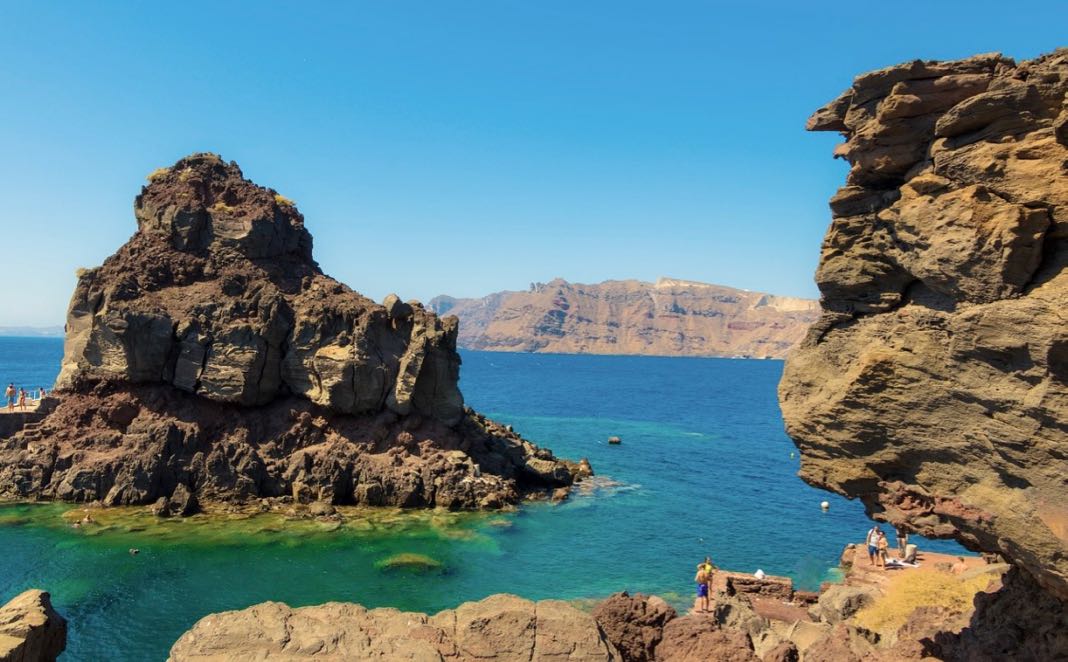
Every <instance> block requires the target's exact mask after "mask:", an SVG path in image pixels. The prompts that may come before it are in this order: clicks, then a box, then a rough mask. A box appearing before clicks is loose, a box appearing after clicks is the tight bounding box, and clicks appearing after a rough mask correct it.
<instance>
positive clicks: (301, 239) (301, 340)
mask: <svg viewBox="0 0 1068 662" xmlns="http://www.w3.org/2000/svg"><path fill="white" fill-rule="evenodd" d="M149 179H150V182H149V184H148V185H147V186H145V187H144V188H143V189H142V191H141V194H140V195H139V196H138V197H137V199H136V201H135V204H134V212H135V216H136V218H137V225H138V229H137V232H136V233H134V235H133V237H131V238H130V240H129V241H128V242H127V243H126V244H125V245H124V246H122V247H121V248H120V249H119V250H118V251H117V252H116V253H115V254H114V255H112V256H111V257H109V258H108V259H107V260H105V261H104V264H103V265H102V266H100V267H98V268H95V269H89V270H84V271H82V272H81V273H80V274H79V277H78V285H77V288H76V289H75V292H74V296H73V298H72V300H71V304H70V309H69V312H68V317H67V337H66V341H65V344H64V357H63V361H62V369H61V372H60V376H59V379H58V381H57V389H58V390H57V392H58V393H59V394H60V396H61V400H60V401H59V403H58V404H57V405H56V406H55V408H54V410H53V411H52V412H51V413H50V414H49V415H48V416H47V417H46V418H44V419H43V420H42V421H40V422H39V423H38V424H37V426H36V427H35V428H34V429H26V430H23V431H21V432H19V433H16V434H14V435H11V436H9V437H8V438H6V439H3V440H2V441H0V496H5V497H15V498H50V499H62V500H68V501H92V500H101V501H103V502H104V503H105V504H107V505H122V504H151V503H154V502H157V501H159V507H158V510H159V512H160V513H161V514H181V515H187V514H190V513H192V512H195V511H196V509H197V500H198V499H201V500H223V501H250V500H253V499H259V498H261V497H280V496H284V495H290V496H292V497H293V498H294V500H296V501H299V502H302V503H310V502H313V501H326V502H328V503H334V504H346V503H359V504H367V505H392V506H402V507H422V506H441V507H445V508H497V507H500V506H503V505H506V504H510V503H514V502H516V501H518V500H519V499H521V498H522V497H524V496H527V495H538V494H543V495H545V496H548V495H549V494H551V492H552V490H553V489H556V488H559V487H565V486H567V485H570V484H571V483H572V482H573V480H574V474H575V472H576V470H577V469H576V467H575V466H574V465H572V464H571V463H565V462H562V461H560V460H558V459H557V458H555V457H554V456H553V455H552V454H551V453H549V452H548V451H545V450H543V449H538V448H536V447H535V446H534V445H533V444H530V443H529V442H527V441H525V440H523V439H522V438H520V437H519V436H518V435H516V434H515V433H513V432H512V431H510V430H508V429H505V428H503V427H501V426H498V425H496V424H494V423H492V422H491V421H488V420H486V419H485V418H484V417H481V416H479V415H477V414H475V413H474V412H472V411H470V410H469V409H467V408H465V407H464V405H463V397H462V395H461V394H460V390H459V388H458V379H459V368H460V357H459V355H458V354H457V353H456V330H457V322H456V318H455V317H447V318H445V319H439V318H438V317H437V316H436V315H434V314H433V313H431V312H428V311H426V310H424V308H423V307H422V306H421V305H419V304H418V303H417V302H408V303H402V302H400V300H399V298H398V297H396V296H391V297H387V299H386V301H385V304H384V305H379V304H376V303H375V302H373V301H371V300H369V299H367V298H366V297H363V296H362V295H360V294H358V293H357V292H354V291H353V290H351V289H350V288H349V287H347V286H345V285H343V284H342V283H339V282H337V281H335V280H333V279H332V278H330V277H328V276H326V275H324V274H323V273H322V271H321V270H320V269H319V266H318V265H317V264H316V263H315V261H314V260H313V259H312V240H311V235H310V234H309V233H308V232H307V230H306V229H305V228H304V219H303V216H301V214H300V212H298V211H297V208H296V207H295V206H294V204H293V202H292V201H290V200H287V199H286V198H284V197H283V196H281V195H279V194H278V193H277V192H275V191H274V190H273V189H268V188H263V187H260V186H257V185H256V184H253V183H252V182H250V181H248V180H247V179H245V178H244V176H243V175H242V173H241V170H240V169H239V168H238V167H237V165H236V164H234V163H226V162H224V161H223V160H222V159H220V158H219V157H218V156H215V155H213V154H194V155H192V156H189V157H186V158H184V159H181V160H179V161H178V162H177V163H176V164H175V165H174V166H172V167H171V168H165V169H161V170H159V171H157V172H155V173H153V174H152V175H151V176H150V178H149ZM161 499H165V501H160V500H161Z"/></svg>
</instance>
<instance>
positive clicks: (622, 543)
mask: <svg viewBox="0 0 1068 662" xmlns="http://www.w3.org/2000/svg"><path fill="white" fill-rule="evenodd" d="M27 343H29V345H27ZM49 343H51V344H49ZM60 353H61V348H60V343H59V341H56V340H47V339H46V340H41V339H35V340H21V339H0V378H3V377H4V375H5V374H7V373H8V372H10V371H12V370H14V369H18V370H20V371H22V372H24V373H28V374H29V376H28V377H27V379H30V380H31V381H46V380H48V381H50V380H51V379H52V378H54V375H55V371H56V369H57V368H58V357H59V354H60ZM16 356H17V357H18V365H17V366H15V365H12V363H10V362H9V361H11V360H12V358H13V357H16ZM27 357H36V358H33V359H27ZM781 371H782V363H781V362H778V361H735V360H725V359H675V358H653V357H598V356H552V355H525V354H491V353H482V352H465V353H464V366H463V369H462V371H461V375H462V382H461V387H462V389H463V391H464V394H465V396H466V398H467V401H468V403H469V404H471V405H472V406H474V407H475V408H476V409H479V410H480V411H483V412H486V413H488V414H490V415H492V416H493V417H494V418H497V419H498V420H500V421H502V422H505V423H511V424H513V425H514V426H515V427H516V429H517V430H518V431H519V432H521V433H522V434H524V435H525V436H527V437H528V438H530V439H532V440H534V441H536V442H538V443H539V444H542V445H545V446H548V447H550V448H552V449H553V450H554V451H555V452H556V453H557V454H559V455H563V456H567V457H573V458H578V457H588V458H589V459H590V461H591V463H592V464H593V467H594V469H595V471H597V473H598V481H597V485H598V487H596V488H595V489H592V490H590V491H589V492H588V493H580V494H577V495H576V496H575V497H574V498H573V499H572V500H571V501H569V502H567V503H564V504H560V505H552V504H546V503H538V504H532V505H529V506H526V507H524V508H522V509H520V510H519V511H517V512H513V513H504V514H450V513H440V512H401V511H396V510H375V511H366V510H358V509H351V510H350V509H346V510H344V511H343V513H344V516H345V518H344V523H343V524H342V525H341V526H340V527H339V526H338V525H337V524H336V523H331V522H319V521H316V520H310V521H305V520H299V521H290V520H287V519H286V518H285V517H284V516H283V515H281V514H269V515H261V516H257V517H247V516H236V515H226V516H214V517H209V516H198V517H194V518H191V519H189V520H185V521H182V520H171V521H162V522H161V521H156V520H155V519H154V518H152V517H150V516H146V515H145V511H144V509H123V510H120V511H117V512H115V513H104V514H100V513H94V516H95V517H96V518H97V520H98V522H99V524H97V525H93V526H89V527H86V528H79V529H73V528H71V526H70V524H69V522H68V521H67V520H65V519H64V515H63V513H64V511H65V510H67V509H69V506H62V505H34V506H29V505H22V506H4V507H0V549H3V550H4V554H3V561H2V562H0V600H7V599H9V598H10V597H12V596H14V595H15V594H17V593H18V592H19V591H21V590H23V589H25V588H28V587H40V588H44V589H46V590H49V591H51V592H52V594H53V599H54V602H55V603H56V605H57V608H58V609H59V610H60V611H61V612H62V613H63V614H64V615H65V616H67V617H68V619H69V620H70V621H71V633H70V640H69V645H68V653H67V654H66V655H65V656H64V657H65V659H72V660H90V659H113V660H121V659H128V660H148V659H163V658H164V657H165V656H166V652H167V650H168V649H169V647H170V645H171V643H173V641H174V640H175V639H176V638H177V637H178V636H179V635H180V634H181V633H182V632H183V631H184V630H186V629H187V628H188V627H189V626H191V625H192V624H193V623H194V622H195V621H196V620H197V619H198V618H200V617H201V616H203V615H205V614H207V613H210V612H214V611H220V610H225V609H238V608H242V607H246V606H248V605H250V604H254V603H256V602H261V601H264V600H280V601H284V602H288V603H289V604H291V605H305V604H316V603H320V602H325V601H329V600H349V601H355V602H360V603H362V604H365V605H368V606H385V605H388V606H395V607H399V608H402V609H413V610H419V611H431V612H433V611H437V610H439V609H444V608H448V607H453V606H455V605H457V604H458V603H460V602H463V601H465V600H471V599H478V598H481V597H484V596H486V595H489V594H492V593H499V592H510V593H517V594H519V595H522V596H525V597H529V598H535V599H537V598H545V597H557V598H565V599H584V598H595V597H599V596H604V595H607V594H609V593H612V592H614V591H618V590H621V589H628V590H631V591H646V592H656V593H658V594H660V595H663V596H665V597H667V598H668V599H670V600H672V601H675V602H677V603H678V604H684V603H685V602H686V601H687V600H688V595H689V592H690V589H691V586H690V579H691V578H692V573H693V570H692V569H693V566H694V564H695V563H696V561H697V559H699V558H701V557H703V556H704V555H705V554H711V555H712V556H713V558H714V559H715V561H716V562H717V563H718V564H719V565H720V566H722V567H725V568H730V569H733V570H740V571H753V570H756V569H757V568H762V569H763V570H764V571H765V572H768V573H771V574H784V575H789V576H792V577H793V578H794V579H795V581H796V582H797V583H798V584H799V585H800V586H801V587H803V588H809V589H814V588H816V587H817V586H818V585H819V582H820V581H822V580H825V579H828V578H830V577H832V576H833V575H832V574H831V572H830V569H831V568H832V567H833V566H834V565H835V563H836V562H837V558H838V554H839V552H840V551H841V548H842V546H843V545H844V544H845V543H846V542H848V541H850V540H856V539H859V538H861V537H862V536H863V533H864V531H865V530H866V528H867V527H868V526H870V523H869V522H868V520H867V518H866V517H865V516H864V513H863V509H862V507H861V506H860V504H858V503H854V502H849V501H846V500H845V499H842V498H839V497H836V496H833V495H829V494H827V493H825V492H821V491H819V490H816V489H814V488H811V487H809V486H807V485H805V484H804V483H802V482H801V481H800V480H799V479H798V478H797V477H796V475H795V474H796V470H797V463H798V460H797V458H796V456H795V457H791V453H793V452H794V448H793V445H792V444H791V442H790V441H789V439H788V438H787V437H786V436H785V434H783V432H782V420H781V418H780V415H779V410H778V405H777V402H776V396H775V387H776V384H777V382H778V379H779V375H780V374H781ZM610 435H619V436H620V437H622V438H623V443H622V444H621V445H620V446H609V445H608V444H607V443H606V440H607V437H608V436H610ZM823 500H828V501H830V502H831V509H830V511H829V512H827V513H822V512H821V511H820V509H819V503H820V501H823ZM79 512H80V511H79ZM74 517H75V518H76V517H77V513H75V514H74ZM921 545H922V546H926V547H927V548H937V549H939V550H943V551H954V550H957V549H958V547H957V546H956V545H955V544H953V543H949V542H944V541H939V542H934V543H923V542H921ZM131 547H135V548H138V549H139V550H140V553H139V554H137V555H136V556H133V555H131V554H130V553H129V549H130V548H131ZM404 554H408V555H421V556H425V557H428V558H429V559H432V560H434V561H435V562H437V563H439V564H440V566H437V567H434V566H433V564H426V563H406V562H403V560H402V561H396V559H397V557H398V556H399V555H404ZM390 559H394V561H393V562H390ZM409 560H410V559H409Z"/></svg>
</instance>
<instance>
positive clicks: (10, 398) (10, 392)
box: [4, 384, 15, 411]
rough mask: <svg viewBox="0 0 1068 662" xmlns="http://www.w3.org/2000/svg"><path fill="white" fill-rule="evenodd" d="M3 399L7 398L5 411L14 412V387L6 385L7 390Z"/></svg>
mask: <svg viewBox="0 0 1068 662" xmlns="http://www.w3.org/2000/svg"><path fill="white" fill-rule="evenodd" d="M4 397H6V398H7V410H8V411H15V385H14V384H8V385H7V390H6V391H4Z"/></svg>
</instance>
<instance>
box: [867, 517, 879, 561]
mask: <svg viewBox="0 0 1068 662" xmlns="http://www.w3.org/2000/svg"><path fill="white" fill-rule="evenodd" d="M880 533H882V530H880V529H879V525H878V524H876V525H875V526H873V527H871V530H870V531H868V538H867V540H866V541H865V542H866V543H867V545H868V562H869V563H870V564H871V565H875V558H876V557H877V556H878V555H879V534H880Z"/></svg>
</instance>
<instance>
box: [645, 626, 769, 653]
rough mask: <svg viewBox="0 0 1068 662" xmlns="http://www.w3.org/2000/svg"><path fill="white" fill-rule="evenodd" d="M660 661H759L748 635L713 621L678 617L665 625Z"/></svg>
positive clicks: (657, 649)
mask: <svg viewBox="0 0 1068 662" xmlns="http://www.w3.org/2000/svg"><path fill="white" fill-rule="evenodd" d="M656 659H657V660H670V661H671V662H706V661H707V660H722V662H757V661H758V660H760V658H758V657H757V656H756V654H754V653H753V645H752V643H751V642H750V641H749V636H748V635H746V633H745V632H742V631H741V630H734V629H728V628H723V627H721V626H720V625H719V624H718V623H716V621H715V620H713V619H711V618H695V617H686V618H676V619H675V620H673V621H671V622H670V623H668V624H667V625H666V626H664V633H663V638H662V639H661V641H660V644H659V645H658V646H657V647H656Z"/></svg>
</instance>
